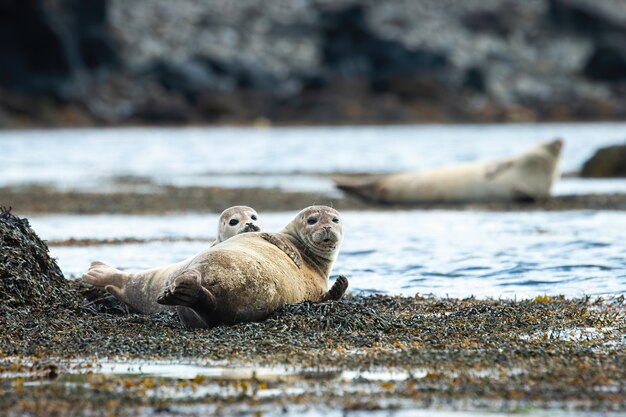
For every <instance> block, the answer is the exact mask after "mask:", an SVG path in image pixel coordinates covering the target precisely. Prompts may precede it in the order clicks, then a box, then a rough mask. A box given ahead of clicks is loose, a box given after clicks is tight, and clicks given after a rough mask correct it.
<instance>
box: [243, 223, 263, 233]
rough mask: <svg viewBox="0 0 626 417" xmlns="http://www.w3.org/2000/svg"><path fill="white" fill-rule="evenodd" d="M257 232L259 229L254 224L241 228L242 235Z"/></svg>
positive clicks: (247, 224)
mask: <svg viewBox="0 0 626 417" xmlns="http://www.w3.org/2000/svg"><path fill="white" fill-rule="evenodd" d="M259 230H261V228H260V227H259V226H257V225H256V224H254V223H246V226H245V227H244V228H243V230H242V232H243V233H247V232H258V231H259Z"/></svg>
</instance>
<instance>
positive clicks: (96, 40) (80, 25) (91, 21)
mask: <svg viewBox="0 0 626 417" xmlns="http://www.w3.org/2000/svg"><path fill="white" fill-rule="evenodd" d="M66 1H67V5H68V6H67V7H68V9H69V11H70V16H71V18H72V22H71V24H72V28H73V31H74V33H75V39H76V42H77V44H78V48H77V49H78V54H79V56H80V57H81V60H82V64H83V65H84V66H85V67H87V69H88V70H92V71H93V70H103V69H109V68H115V67H117V66H118V65H119V57H118V54H117V45H116V44H115V42H114V40H113V37H112V36H111V32H110V29H109V26H108V19H107V5H108V0H89V1H84V0H66Z"/></svg>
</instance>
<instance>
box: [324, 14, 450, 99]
mask: <svg viewBox="0 0 626 417" xmlns="http://www.w3.org/2000/svg"><path fill="white" fill-rule="evenodd" d="M321 32H322V59H323V64H324V66H325V67H327V69H328V70H330V71H331V73H334V74H336V75H337V76H343V77H355V76H356V77H364V78H366V79H369V80H370V81H371V82H372V83H373V85H374V87H375V88H377V89H381V87H383V86H384V81H385V80H387V79H388V78H390V77H397V76H398V75H400V74H415V73H423V74H432V75H433V76H435V77H441V76H443V75H444V74H445V71H446V70H447V69H448V67H449V62H448V58H447V57H446V55H445V54H443V53H441V52H437V51H431V50H427V49H413V50H410V49H408V48H406V47H405V46H404V45H403V44H401V43H399V42H396V41H392V40H387V39H382V38H381V37H380V36H378V35H377V34H375V33H374V32H373V31H372V30H371V29H370V28H369V27H368V25H367V22H366V20H365V9H364V8H363V7H362V6H360V5H354V6H351V7H348V8H346V9H343V10H340V11H338V12H324V13H322V14H321Z"/></svg>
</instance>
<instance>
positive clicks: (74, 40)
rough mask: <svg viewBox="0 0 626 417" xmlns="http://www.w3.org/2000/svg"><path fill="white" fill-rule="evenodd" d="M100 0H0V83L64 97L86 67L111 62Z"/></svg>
mask: <svg viewBox="0 0 626 417" xmlns="http://www.w3.org/2000/svg"><path fill="white" fill-rule="evenodd" d="M106 5H107V1H106V0H92V1H89V2H84V1H80V0H65V1H59V2H56V3H52V2H47V1H44V0H4V1H2V2H0V56H2V65H0V85H3V86H7V87H10V88H12V89H15V90H16V91H18V92H21V93H25V94H30V95H49V96H53V97H56V98H59V99H67V98H68V96H71V95H72V94H76V92H75V91H74V90H73V87H74V85H75V84H78V83H80V81H81V80H80V79H79V77H81V75H82V74H84V73H88V72H89V71H94V70H99V69H102V68H109V67H114V66H115V65H117V63H118V59H117V53H116V48H115V45H114V43H113V39H112V37H111V35H110V33H109V30H108V26H107V22H106Z"/></svg>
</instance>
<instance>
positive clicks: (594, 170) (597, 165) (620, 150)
mask: <svg viewBox="0 0 626 417" xmlns="http://www.w3.org/2000/svg"><path fill="white" fill-rule="evenodd" d="M581 176H582V177H587V178H610V177H626V145H615V146H609V147H606V148H602V149H599V150H598V151H597V152H596V153H595V154H594V155H593V156H592V157H591V158H590V159H589V160H588V161H586V162H585V164H584V165H583V169H582V172H581Z"/></svg>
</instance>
